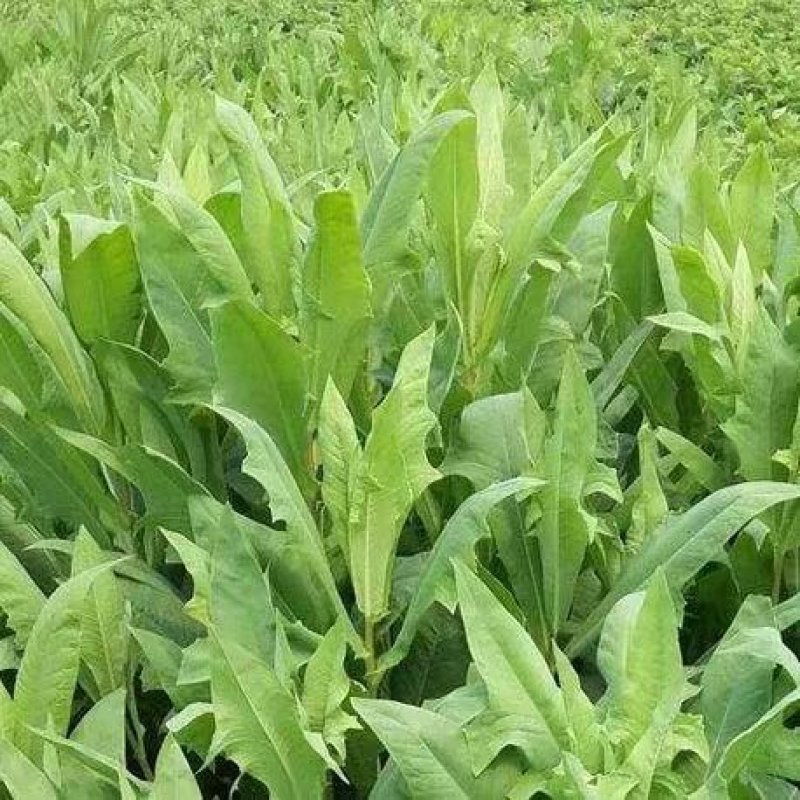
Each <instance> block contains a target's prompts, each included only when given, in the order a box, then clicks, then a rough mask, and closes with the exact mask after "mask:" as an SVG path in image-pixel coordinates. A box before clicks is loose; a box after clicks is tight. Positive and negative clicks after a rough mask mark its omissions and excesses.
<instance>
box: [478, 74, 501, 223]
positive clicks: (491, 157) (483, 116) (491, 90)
mask: <svg viewBox="0 0 800 800" xmlns="http://www.w3.org/2000/svg"><path fill="white" fill-rule="evenodd" d="M470 102H471V104H472V107H473V108H474V109H475V118H476V122H477V137H476V138H477V141H476V145H477V148H476V150H477V168H478V176H479V179H480V198H479V204H478V210H477V211H478V216H479V217H480V218H481V219H482V220H483V221H484V222H486V223H487V224H489V225H492V226H493V227H495V228H497V227H499V224H500V221H501V219H502V214H503V206H504V205H505V199H506V191H507V190H506V171H505V157H504V154H503V126H504V122H505V108H504V103H503V92H502V90H501V89H500V84H499V83H498V81H497V73H496V71H495V68H494V64H493V63H492V62H489V63H488V64H487V65H486V66H485V67H484V68H483V70H481V73H480V75H479V76H478V78H477V80H476V81H475V83H474V84H473V85H472V89H471V90H470ZM472 169H473V171H474V169H475V165H474V164H473V165H472Z"/></svg>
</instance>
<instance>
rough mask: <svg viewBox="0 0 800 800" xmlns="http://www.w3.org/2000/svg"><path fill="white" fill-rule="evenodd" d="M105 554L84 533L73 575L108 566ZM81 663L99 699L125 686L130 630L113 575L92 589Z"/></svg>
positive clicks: (102, 578)
mask: <svg viewBox="0 0 800 800" xmlns="http://www.w3.org/2000/svg"><path fill="white" fill-rule="evenodd" d="M106 560H107V559H106V557H105V555H104V554H103V551H102V550H101V549H100V548H99V547H98V546H97V544H96V542H95V541H94V539H92V537H91V536H89V534H88V533H86V531H84V530H81V531H80V532H79V533H78V536H77V538H76V539H75V546H74V548H73V551H72V575H73V577H74V576H76V575H79V574H80V573H81V572H85V571H87V570H90V569H92V568H94V567H99V566H101V565H103V564H104V563H105V562H106ZM81 617H82V619H81V640H80V648H81V659H82V660H83V662H84V663H85V664H86V666H87V667H88V669H89V672H90V673H91V675H92V679H93V682H94V687H93V688H94V690H95V691H96V692H97V697H103V696H105V695H107V694H110V693H111V692H113V691H114V690H115V689H119V688H121V687H124V686H125V685H126V681H127V676H128V628H127V624H126V619H125V606H124V603H123V597H122V593H121V592H120V590H119V586H118V585H117V579H116V577H115V576H114V574H113V573H112V572H104V573H102V574H100V575H97V576H96V577H95V579H94V581H93V582H92V585H91V586H90V588H89V592H88V595H87V597H86V600H85V601H84V608H83V613H82V615H81Z"/></svg>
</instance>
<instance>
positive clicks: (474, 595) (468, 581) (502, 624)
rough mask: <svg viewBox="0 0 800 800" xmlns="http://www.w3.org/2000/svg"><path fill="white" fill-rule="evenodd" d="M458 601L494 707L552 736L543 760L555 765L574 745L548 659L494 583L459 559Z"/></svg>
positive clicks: (473, 655) (471, 650) (493, 708)
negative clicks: (483, 579) (562, 752)
mask: <svg viewBox="0 0 800 800" xmlns="http://www.w3.org/2000/svg"><path fill="white" fill-rule="evenodd" d="M454 569H455V574H456V588H457V593H458V604H459V607H460V608H461V616H462V619H463V621H464V628H465V630H466V634H467V641H468V642H469V649H470V653H471V654H472V658H473V660H474V662H475V666H476V668H477V670H478V673H479V674H480V676H481V678H482V679H483V682H484V684H485V686H486V692H487V694H488V697H489V705H490V708H491V709H492V710H494V711H496V712H500V713H506V714H522V715H523V716H525V717H528V718H531V719H532V720H534V721H535V723H536V725H537V727H540V728H541V729H542V730H543V731H544V732H545V733H546V734H547V735H548V736H547V742H548V747H547V752H546V754H545V753H541V752H540V753H539V758H541V759H542V761H550V760H551V759H552V764H551V766H555V765H556V764H557V763H558V761H559V759H560V750H561V749H569V747H570V740H569V734H568V720H567V715H566V709H565V706H564V699H563V697H562V696H561V693H560V691H559V689H558V686H557V685H556V682H555V681H554V680H553V677H552V675H551V674H550V670H549V668H548V666H547V662H546V661H545V660H544V657H543V656H542V654H541V653H540V652H539V650H538V649H537V648H536V645H534V643H533V640H532V639H531V638H530V637H529V636H528V634H527V633H526V632H525V630H524V628H523V627H522V626H521V625H520V624H519V623H518V622H517V621H516V620H515V619H514V618H513V617H512V616H511V615H510V614H509V613H508V612H507V611H506V610H505V609H504V608H503V607H502V606H501V604H500V603H499V602H498V601H497V599H496V598H495V596H494V595H493V594H492V592H491V591H490V590H489V589H488V587H487V586H486V585H485V584H484V583H482V582H481V581H480V579H478V578H477V577H476V576H475V575H474V574H473V573H472V572H470V570H469V569H467V568H466V567H465V566H464V565H463V563H461V562H458V561H456V562H454Z"/></svg>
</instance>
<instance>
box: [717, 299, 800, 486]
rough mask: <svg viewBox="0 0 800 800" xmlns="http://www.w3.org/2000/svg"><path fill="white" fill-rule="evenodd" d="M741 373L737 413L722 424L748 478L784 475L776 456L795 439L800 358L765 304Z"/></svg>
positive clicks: (756, 319)
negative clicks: (776, 453) (774, 457)
mask: <svg viewBox="0 0 800 800" xmlns="http://www.w3.org/2000/svg"><path fill="white" fill-rule="evenodd" d="M741 376H742V381H741V385H742V389H741V392H740V393H739V394H737V395H736V401H735V403H736V405H735V412H734V414H733V416H732V417H731V418H730V419H729V420H727V421H726V422H725V423H723V425H722V429H723V431H725V433H726V435H727V436H728V437H729V438H730V439H731V441H733V443H734V445H735V446H736V451H737V453H738V454H739V472H740V473H741V475H742V477H744V478H745V479H746V480H769V479H770V478H778V477H781V475H780V474H776V465H775V463H774V462H773V460H772V457H773V455H774V454H775V452H776V451H777V450H781V449H783V448H786V447H788V446H789V445H790V444H791V441H792V429H793V427H794V421H795V417H796V415H797V403H798V399H799V398H800V359H798V356H797V353H796V351H795V350H793V349H792V348H791V347H790V346H789V345H788V344H787V343H786V341H785V340H784V338H783V337H782V336H781V333H780V331H779V330H778V328H777V327H776V326H775V323H774V322H773V321H772V320H771V319H770V317H769V314H768V313H767V311H766V309H765V308H763V307H762V308H760V309H759V313H758V314H757V316H756V318H755V320H754V323H753V327H752V331H751V334H750V338H749V341H748V347H747V351H746V355H745V357H744V361H743V363H742V369H741Z"/></svg>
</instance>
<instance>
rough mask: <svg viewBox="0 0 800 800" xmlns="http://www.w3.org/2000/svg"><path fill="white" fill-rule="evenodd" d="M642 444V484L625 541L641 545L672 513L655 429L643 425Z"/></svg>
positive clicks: (637, 546) (636, 546) (630, 544)
mask: <svg viewBox="0 0 800 800" xmlns="http://www.w3.org/2000/svg"><path fill="white" fill-rule="evenodd" d="M637 442H638V447H639V485H638V488H637V491H636V495H635V499H634V501H633V505H632V507H631V525H630V528H628V532H627V534H626V536H625V543H626V544H627V545H629V546H631V547H634V548H639V547H640V546H641V544H642V542H644V541H645V539H647V538H648V537H649V536H651V535H652V534H653V532H654V531H655V530H656V529H657V528H658V526H659V525H661V523H662V522H663V521H664V519H665V518H666V516H667V514H668V513H669V505H668V504H667V499H666V497H664V491H663V489H662V487H661V479H660V478H659V474H658V445H657V444H656V437H655V434H654V433H653V431H652V430H651V429H650V428H648V427H647V426H645V425H643V426H642V427H641V428H640V429H639V434H638V436H637Z"/></svg>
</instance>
